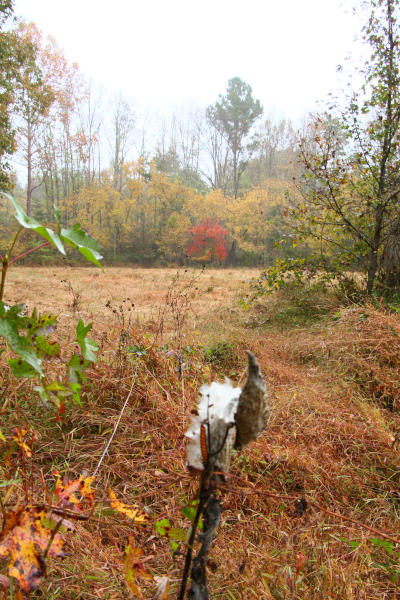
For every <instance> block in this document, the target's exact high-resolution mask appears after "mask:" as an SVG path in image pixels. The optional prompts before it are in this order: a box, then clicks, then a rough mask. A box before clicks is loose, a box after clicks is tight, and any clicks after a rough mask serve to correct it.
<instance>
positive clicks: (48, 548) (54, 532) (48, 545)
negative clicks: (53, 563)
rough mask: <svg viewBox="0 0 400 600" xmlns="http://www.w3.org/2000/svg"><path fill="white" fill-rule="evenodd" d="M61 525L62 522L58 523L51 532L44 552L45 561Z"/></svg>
mask: <svg viewBox="0 0 400 600" xmlns="http://www.w3.org/2000/svg"><path fill="white" fill-rule="evenodd" d="M61 524H62V521H58V523H57V524H56V526H55V527H54V528H53V529H52V530H51V534H50V539H49V542H48V544H47V546H46V550H45V551H44V552H43V560H46V556H47V555H48V553H49V550H50V546H51V544H52V543H53V540H54V538H55V537H56V534H57V532H58V530H59V529H60V527H61Z"/></svg>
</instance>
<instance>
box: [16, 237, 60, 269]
mask: <svg viewBox="0 0 400 600" xmlns="http://www.w3.org/2000/svg"><path fill="white" fill-rule="evenodd" d="M50 244H51V242H43V244H40V245H39V246H35V247H34V248H31V249H30V250H25V252H22V254H18V256H16V257H15V258H13V259H12V260H10V261H9V263H8V266H9V267H11V265H13V264H14V263H15V262H17V260H19V259H20V258H24V257H25V256H28V254H32V252H36V250H40V248H44V247H45V246H49V245H50Z"/></svg>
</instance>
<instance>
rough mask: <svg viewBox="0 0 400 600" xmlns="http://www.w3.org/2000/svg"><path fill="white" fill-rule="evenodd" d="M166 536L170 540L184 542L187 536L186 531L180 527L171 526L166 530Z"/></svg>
mask: <svg viewBox="0 0 400 600" xmlns="http://www.w3.org/2000/svg"><path fill="white" fill-rule="evenodd" d="M168 537H169V539H171V540H176V541H178V542H184V541H186V538H187V531H185V530H184V529H182V528H181V527H171V528H170V529H169V530H168Z"/></svg>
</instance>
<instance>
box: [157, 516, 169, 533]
mask: <svg viewBox="0 0 400 600" xmlns="http://www.w3.org/2000/svg"><path fill="white" fill-rule="evenodd" d="M154 529H155V530H156V532H157V533H158V534H159V535H162V536H165V535H168V530H169V529H171V523H170V522H169V521H168V519H161V520H160V521H156V522H155V523H154Z"/></svg>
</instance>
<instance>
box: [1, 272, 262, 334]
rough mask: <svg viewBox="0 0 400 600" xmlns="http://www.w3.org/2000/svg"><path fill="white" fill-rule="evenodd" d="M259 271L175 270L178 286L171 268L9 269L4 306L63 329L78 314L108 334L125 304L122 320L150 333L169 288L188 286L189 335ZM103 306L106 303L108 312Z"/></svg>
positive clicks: (187, 327)
mask: <svg viewBox="0 0 400 600" xmlns="http://www.w3.org/2000/svg"><path fill="white" fill-rule="evenodd" d="M258 272H259V271H258V270H257V269H232V270H224V269H206V270H205V271H204V272H202V271H201V270H200V269H197V270H194V269H189V270H185V269H180V270H179V281H178V283H177V284H176V285H174V283H173V280H174V278H175V277H176V274H177V269H172V268H171V269H143V268H140V267H133V268H116V267H106V268H105V270H104V271H103V272H102V271H100V270H99V269H95V268H84V267H82V268H81V267H79V268H74V267H67V268H63V267H19V268H16V269H13V270H10V273H9V275H8V282H7V291H6V295H5V301H6V302H9V303H19V302H24V303H26V304H27V305H28V307H33V306H36V307H37V309H38V310H39V311H40V312H46V313H53V312H54V313H55V314H59V315H60V323H61V324H63V325H65V324H66V323H67V322H68V321H69V320H70V319H72V318H73V317H74V316H76V315H78V316H80V317H82V318H83V319H84V320H85V321H86V320H88V319H89V320H90V321H91V322H93V328H94V330H95V331H96V332H100V331H103V330H104V329H108V328H109V327H110V324H111V326H113V325H114V322H115V323H116V324H117V323H118V319H117V318H116V317H114V318H113V313H112V309H116V310H119V308H120V307H121V306H122V307H123V308H125V307H124V306H123V305H124V304H126V305H127V307H128V304H129V308H130V309H131V310H130V311H129V312H130V314H129V315H128V314H127V315H126V316H127V317H129V318H130V319H131V322H135V323H136V324H137V325H139V324H140V325H141V326H144V327H148V328H150V329H151V327H152V326H153V329H154V327H155V326H156V325H157V320H158V319H159V318H160V314H161V313H162V312H163V310H164V309H165V304H166V295H167V293H168V289H169V288H171V286H172V288H173V289H176V288H179V289H180V290H181V289H183V288H185V286H186V285H189V287H188V290H187V292H188V297H189V298H188V299H189V301H190V302H189V304H190V307H189V306H187V308H189V311H188V312H190V319H187V322H186V333H187V334H188V333H189V332H194V331H196V327H197V324H198V323H199V322H200V321H201V320H202V318H203V317H204V316H206V317H207V316H209V315H212V314H213V313H214V312H215V310H216V309H217V308H219V307H221V306H227V305H230V304H231V303H232V301H233V299H234V298H236V297H237V295H238V294H240V291H241V290H243V293H246V291H247V286H248V282H249V281H250V279H251V278H252V277H255V276H256V275H257V274H258ZM183 292H184V289H183ZM74 300H75V302H74ZM107 303H110V304H111V311H110V307H108V306H106V305H107ZM132 304H134V306H132ZM126 312H128V309H127V308H126ZM114 315H115V313H114ZM171 327H173V323H170V328H171ZM166 333H167V330H166Z"/></svg>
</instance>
